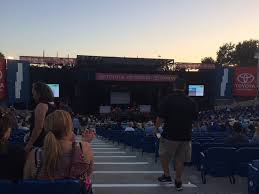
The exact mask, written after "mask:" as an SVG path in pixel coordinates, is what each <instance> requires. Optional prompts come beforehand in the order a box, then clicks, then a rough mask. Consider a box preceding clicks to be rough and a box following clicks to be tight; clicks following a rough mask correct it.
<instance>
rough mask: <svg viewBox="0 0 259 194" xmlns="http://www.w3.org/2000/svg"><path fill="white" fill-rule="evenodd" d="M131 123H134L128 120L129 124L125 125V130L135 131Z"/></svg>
mask: <svg viewBox="0 0 259 194" xmlns="http://www.w3.org/2000/svg"><path fill="white" fill-rule="evenodd" d="M133 125H134V123H133V122H129V126H128V127H126V129H125V132H129V131H135V129H134V128H133Z"/></svg>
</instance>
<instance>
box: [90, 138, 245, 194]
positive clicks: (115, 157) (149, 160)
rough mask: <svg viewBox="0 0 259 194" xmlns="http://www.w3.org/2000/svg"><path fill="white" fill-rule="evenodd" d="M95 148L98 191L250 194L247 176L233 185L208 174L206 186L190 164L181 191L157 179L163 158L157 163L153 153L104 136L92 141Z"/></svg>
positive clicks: (118, 193)
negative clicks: (108, 139) (104, 138)
mask: <svg viewBox="0 0 259 194" xmlns="http://www.w3.org/2000/svg"><path fill="white" fill-rule="evenodd" d="M92 148H93V151H94V156H95V167H94V169H95V171H94V174H93V176H92V182H93V188H94V192H95V193H96V194H169V193H170V194H172V193H183V194H185V193H186V194H189V193H190V194H191V193H192V194H247V180H246V179H245V178H240V177H236V178H237V180H236V184H235V185H231V184H230V183H229V181H228V178H213V177H209V176H207V184H205V185H204V184H202V183H201V178H200V172H199V171H197V170H196V169H195V167H186V169H185V174H184V178H183V183H184V190H183V191H182V192H177V191H176V190H175V188H174V184H160V183H159V182H158V181H157V177H158V176H160V175H161V174H162V169H161V166H160V163H159V161H158V162H157V163H155V161H154V155H153V154H144V156H142V154H141V153H140V152H139V150H134V151H132V150H131V148H124V146H123V145H117V143H116V144H113V143H112V142H108V141H104V140H102V139H101V138H98V139H95V140H94V141H93V142H92ZM172 177H173V175H172Z"/></svg>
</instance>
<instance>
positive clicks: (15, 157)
mask: <svg viewBox="0 0 259 194" xmlns="http://www.w3.org/2000/svg"><path fill="white" fill-rule="evenodd" d="M11 126H12V119H11V118H10V117H9V116H8V113H4V112H1V113H0V179H6V180H19V179H22V177H23V167H24V163H25V152H24V150H23V148H21V147H19V146H17V145H12V144H9V143H8V139H9V137H10V134H11Z"/></svg>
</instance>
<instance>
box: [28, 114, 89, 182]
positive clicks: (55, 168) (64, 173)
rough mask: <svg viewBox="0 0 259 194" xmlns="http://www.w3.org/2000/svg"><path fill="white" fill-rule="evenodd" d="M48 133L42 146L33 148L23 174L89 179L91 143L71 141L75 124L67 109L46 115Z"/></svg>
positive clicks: (54, 177) (46, 178)
mask: <svg viewBox="0 0 259 194" xmlns="http://www.w3.org/2000/svg"><path fill="white" fill-rule="evenodd" d="M45 128H46V129H48V133H47V135H46V137H45V140H44V146H43V149H42V148H36V149H34V150H33V151H31V152H30V154H29V156H28V159H27V162H26V165H25V169H24V178H25V179H30V178H36V179H43V180H48V179H52V180H53V179H64V178H75V179H80V180H82V181H86V180H88V179H89V176H90V175H91V173H92V167H93V154H92V151H91V147H90V145H89V144H88V143H85V142H81V143H79V144H77V143H75V142H72V137H73V124H72V119H71V116H70V114H69V113H68V112H65V111H63V110H57V111H55V112H53V113H51V114H50V115H48V117H47V118H46V121H45Z"/></svg>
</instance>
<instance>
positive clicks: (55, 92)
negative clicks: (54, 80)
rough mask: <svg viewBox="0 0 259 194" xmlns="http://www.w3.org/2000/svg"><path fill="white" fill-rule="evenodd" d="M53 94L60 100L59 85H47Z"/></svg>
mask: <svg viewBox="0 0 259 194" xmlns="http://www.w3.org/2000/svg"><path fill="white" fill-rule="evenodd" d="M47 85H48V86H49V87H50V89H51V90H52V92H53V95H54V97H55V98H59V84H47Z"/></svg>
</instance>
